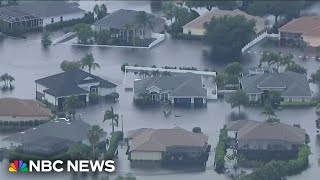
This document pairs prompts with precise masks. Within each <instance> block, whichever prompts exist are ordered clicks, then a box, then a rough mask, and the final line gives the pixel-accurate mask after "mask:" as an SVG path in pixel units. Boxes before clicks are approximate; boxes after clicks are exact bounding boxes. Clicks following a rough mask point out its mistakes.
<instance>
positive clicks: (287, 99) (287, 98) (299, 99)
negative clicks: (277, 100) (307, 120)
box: [283, 97, 311, 102]
mask: <svg viewBox="0 0 320 180" xmlns="http://www.w3.org/2000/svg"><path fill="white" fill-rule="evenodd" d="M291 98H292V102H302V98H300V97H291ZM289 99H290V97H284V98H283V100H284V101H285V102H289ZM310 100H311V97H305V98H304V102H310Z"/></svg>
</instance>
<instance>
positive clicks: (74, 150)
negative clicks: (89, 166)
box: [67, 144, 90, 160]
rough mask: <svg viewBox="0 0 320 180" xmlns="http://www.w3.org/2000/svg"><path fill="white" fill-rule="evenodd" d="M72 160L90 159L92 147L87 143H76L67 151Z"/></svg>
mask: <svg viewBox="0 0 320 180" xmlns="http://www.w3.org/2000/svg"><path fill="white" fill-rule="evenodd" d="M67 153H68V154H69V155H70V157H71V159H72V160H80V159H88V158H89V157H90V147H89V146H87V145H85V144H75V145H73V146H71V147H70V148H69V150H68V152H67Z"/></svg>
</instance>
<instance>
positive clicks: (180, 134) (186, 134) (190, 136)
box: [128, 128, 208, 152]
mask: <svg viewBox="0 0 320 180" xmlns="http://www.w3.org/2000/svg"><path fill="white" fill-rule="evenodd" d="M128 138H129V139H132V144H131V147H130V151H161V152H164V151H166V148H167V147H170V146H189V147H203V146H204V144H205V143H207V142H208V136H207V135H204V134H202V133H193V132H190V131H187V130H185V129H182V128H174V129H149V128H148V129H147V128H142V129H138V130H134V131H130V132H129V133H128Z"/></svg>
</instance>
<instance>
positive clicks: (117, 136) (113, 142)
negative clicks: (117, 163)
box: [105, 131, 123, 160]
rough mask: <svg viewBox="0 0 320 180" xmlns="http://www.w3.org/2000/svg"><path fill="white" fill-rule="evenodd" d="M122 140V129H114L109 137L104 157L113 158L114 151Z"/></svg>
mask: <svg viewBox="0 0 320 180" xmlns="http://www.w3.org/2000/svg"><path fill="white" fill-rule="evenodd" d="M122 140H123V132H122V131H115V132H113V133H112V134H111V139H110V143H109V148H108V150H107V153H106V155H105V159H108V160H110V159H113V158H114V155H115V152H116V150H117V148H118V144H119V142H120V141H122Z"/></svg>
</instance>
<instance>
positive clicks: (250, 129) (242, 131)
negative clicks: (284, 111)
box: [227, 120, 306, 159]
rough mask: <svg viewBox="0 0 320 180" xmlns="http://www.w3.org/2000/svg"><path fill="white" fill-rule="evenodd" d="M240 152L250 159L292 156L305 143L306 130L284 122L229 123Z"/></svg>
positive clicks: (231, 134)
mask: <svg viewBox="0 0 320 180" xmlns="http://www.w3.org/2000/svg"><path fill="white" fill-rule="evenodd" d="M227 129H228V136H229V137H230V138H231V139H234V140H235V147H236V149H237V151H238V153H241V154H244V155H245V156H246V157H247V158H249V159H256V158H279V159H282V158H284V159H286V158H292V157H295V156H296V155H297V152H298V150H299V147H300V145H302V144H304V143H305V135H306V131H305V130H304V129H302V128H298V127H294V126H291V125H287V124H284V123H268V122H258V121H252V120H238V121H233V122H229V123H228V124H227Z"/></svg>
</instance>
